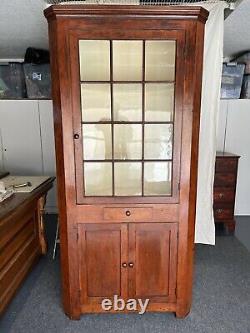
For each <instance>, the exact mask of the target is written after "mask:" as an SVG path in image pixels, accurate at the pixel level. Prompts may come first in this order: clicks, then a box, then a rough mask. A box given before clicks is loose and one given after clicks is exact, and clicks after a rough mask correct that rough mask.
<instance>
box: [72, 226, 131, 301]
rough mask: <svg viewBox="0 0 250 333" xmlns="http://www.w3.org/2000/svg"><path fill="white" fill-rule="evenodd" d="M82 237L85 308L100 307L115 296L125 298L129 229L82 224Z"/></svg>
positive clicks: (80, 250) (81, 256)
mask: <svg viewBox="0 0 250 333" xmlns="http://www.w3.org/2000/svg"><path fill="white" fill-rule="evenodd" d="M78 235H79V262H80V265H79V276H80V290H81V304H84V305H89V304H91V303H92V304H93V303H95V304H100V303H101V301H102V300H103V299H104V298H113V297H114V295H117V296H121V297H123V298H125V297H126V286H127V277H126V270H125V269H124V270H123V267H122V263H123V262H126V261H127V225H121V224H109V223H107V224H81V225H79V227H78ZM122 270H123V271H124V272H123V271H122Z"/></svg>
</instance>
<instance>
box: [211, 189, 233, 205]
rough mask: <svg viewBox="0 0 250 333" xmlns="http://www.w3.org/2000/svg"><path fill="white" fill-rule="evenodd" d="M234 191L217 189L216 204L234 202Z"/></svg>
mask: <svg viewBox="0 0 250 333" xmlns="http://www.w3.org/2000/svg"><path fill="white" fill-rule="evenodd" d="M234 195H235V194H234V189H233V188H221V187H215V189H214V203H215V204H216V203H220V202H232V203H233V202H234Z"/></svg>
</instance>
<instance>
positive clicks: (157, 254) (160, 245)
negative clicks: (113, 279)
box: [128, 223, 177, 303]
mask: <svg viewBox="0 0 250 333" xmlns="http://www.w3.org/2000/svg"><path fill="white" fill-rule="evenodd" d="M176 265H177V224H175V223H134V224H130V225H129V263H128V267H129V297H130V298H136V299H137V298H142V299H145V298H148V299H149V300H150V303H165V302H174V301H175V299H176V296H175V294H176V291H175V289H176Z"/></svg>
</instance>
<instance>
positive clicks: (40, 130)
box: [0, 100, 57, 212]
mask: <svg viewBox="0 0 250 333" xmlns="http://www.w3.org/2000/svg"><path fill="white" fill-rule="evenodd" d="M0 168H1V169H3V170H6V171H9V172H10V173H11V174H16V175H48V176H55V149H54V128H53V111H52V102H51V101H47V100H39V101H38V100H0ZM55 187H56V186H54V187H53V189H52V190H50V192H49V194H48V198H47V205H46V210H47V211H48V212H56V211H57V202H56V189H55Z"/></svg>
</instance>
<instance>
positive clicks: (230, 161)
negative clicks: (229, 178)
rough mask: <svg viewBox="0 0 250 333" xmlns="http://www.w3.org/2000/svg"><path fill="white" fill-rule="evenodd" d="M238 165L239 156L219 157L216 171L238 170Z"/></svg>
mask: <svg viewBox="0 0 250 333" xmlns="http://www.w3.org/2000/svg"><path fill="white" fill-rule="evenodd" d="M237 165H238V159H237V158H217V159H216V162H215V172H232V173H234V172H236V170H237Z"/></svg>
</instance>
